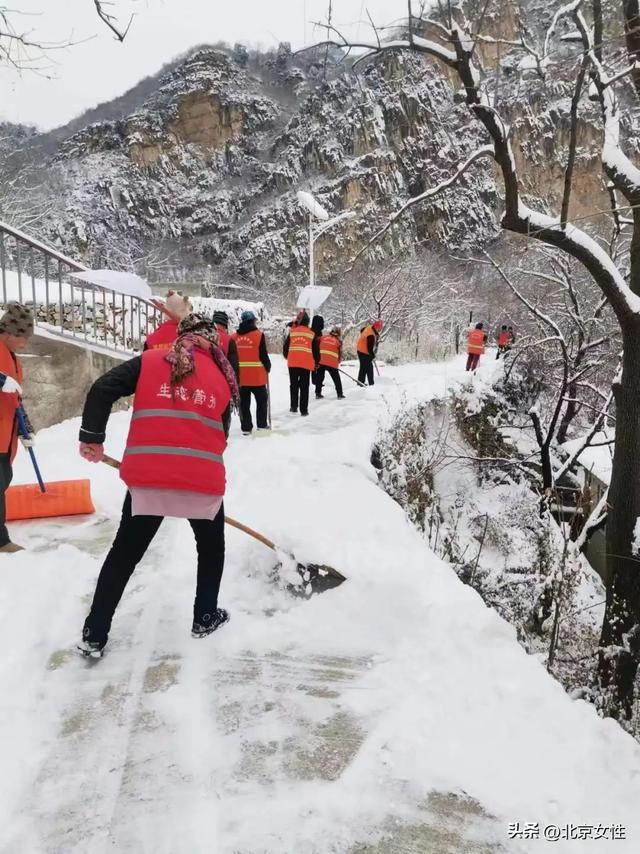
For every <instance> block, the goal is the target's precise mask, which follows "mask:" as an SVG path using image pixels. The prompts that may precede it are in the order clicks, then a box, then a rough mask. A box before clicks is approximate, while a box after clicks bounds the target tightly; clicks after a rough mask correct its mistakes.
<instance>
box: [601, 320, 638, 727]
mask: <svg viewBox="0 0 640 854" xmlns="http://www.w3.org/2000/svg"><path fill="white" fill-rule="evenodd" d="M623 345H624V355H623V363H622V378H621V381H620V382H619V383H617V384H616V385H615V386H614V394H615V401H616V442H615V451H614V457H613V469H612V472H611V486H610V489H609V505H610V507H611V511H610V512H609V515H608V521H607V573H608V577H609V585H608V588H607V603H606V610H605V618H604V622H603V625H602V635H601V638H600V657H599V667H598V670H599V679H600V685H601V688H602V689H603V710H604V712H605V713H606V714H608V715H611V716H612V717H617V718H620V717H622V716H624V717H626V718H630V717H631V713H632V710H633V693H634V681H635V677H636V672H637V669H638V663H639V659H640V560H639V558H638V557H637V556H635V555H633V553H632V551H633V550H632V543H633V539H634V529H635V527H636V523H637V520H638V518H639V517H640V321H639V320H637V319H634V320H633V321H632V322H630V323H628V324H626V325H625V328H624V329H623Z"/></svg>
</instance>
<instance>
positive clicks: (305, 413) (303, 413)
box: [300, 412, 309, 415]
mask: <svg viewBox="0 0 640 854" xmlns="http://www.w3.org/2000/svg"><path fill="white" fill-rule="evenodd" d="M308 414H309V413H308V412H301V413H300V415H308Z"/></svg>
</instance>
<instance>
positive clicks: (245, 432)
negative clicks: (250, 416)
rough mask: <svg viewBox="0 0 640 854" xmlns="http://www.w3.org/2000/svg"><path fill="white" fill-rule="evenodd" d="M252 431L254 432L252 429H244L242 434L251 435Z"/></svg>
mask: <svg viewBox="0 0 640 854" xmlns="http://www.w3.org/2000/svg"><path fill="white" fill-rule="evenodd" d="M251 433H252V431H251V430H243V431H242V435H243V436H250V435H251Z"/></svg>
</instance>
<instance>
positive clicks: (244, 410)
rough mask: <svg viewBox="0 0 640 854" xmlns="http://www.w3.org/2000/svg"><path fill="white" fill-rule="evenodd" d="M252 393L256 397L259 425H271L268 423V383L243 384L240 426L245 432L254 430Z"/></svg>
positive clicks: (241, 389) (241, 388) (241, 387)
mask: <svg viewBox="0 0 640 854" xmlns="http://www.w3.org/2000/svg"><path fill="white" fill-rule="evenodd" d="M251 395H253V396H254V397H255V399H256V421H257V423H258V427H268V426H269V425H268V423H267V413H268V410H269V406H268V400H269V395H268V393H267V387H266V385H243V386H240V427H241V429H242V430H244V431H245V432H246V431H248V430H253V421H252V420H251Z"/></svg>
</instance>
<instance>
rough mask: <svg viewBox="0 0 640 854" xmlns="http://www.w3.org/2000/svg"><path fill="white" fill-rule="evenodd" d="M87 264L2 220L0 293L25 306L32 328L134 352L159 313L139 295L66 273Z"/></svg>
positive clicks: (102, 348)
mask: <svg viewBox="0 0 640 854" xmlns="http://www.w3.org/2000/svg"><path fill="white" fill-rule="evenodd" d="M87 269H88V268H87V267H85V266H83V265H82V264H78V263H77V262H76V261H74V260H73V259H71V258H68V257H67V256H66V255H63V254H62V253H61V252H58V251H57V250H55V249H53V248H51V247H50V246H47V245H46V244H44V243H42V242H40V241H39V240H36V239H35V238H33V237H30V236H29V235H28V234H25V233H24V232H23V231H20V230H19V229H17V228H13V226H10V225H7V224H6V223H4V222H1V221H0V277H1V279H0V285H1V293H0V297H1V300H2V305H3V306H5V305H6V304H7V303H8V302H10V301H11V300H17V301H18V302H20V303H23V304H24V305H28V306H29V307H30V308H31V310H32V312H33V319H34V324H35V327H36V332H37V333H39V334H42V335H45V336H46V337H55V338H61V339H64V340H65V341H68V342H69V343H71V344H76V345H78V346H81V347H87V348H90V349H96V350H98V351H106V352H108V353H110V354H114V353H115V354H121V355H132V354H134V353H137V352H139V351H140V350H142V347H143V344H144V339H145V337H146V336H147V335H148V334H149V332H152V331H153V330H154V329H155V328H156V326H157V325H158V323H159V321H160V319H161V313H160V312H159V310H158V309H157V308H156V307H155V306H154V305H152V304H151V303H148V302H146V301H145V300H143V299H141V298H140V297H135V296H129V295H128V294H127V295H125V294H120V293H117V292H116V291H114V290H110V289H108V288H104V287H101V286H100V285H92V284H87V283H84V282H81V281H79V280H78V279H73V278H70V276H69V274H70V273H79V272H82V271H85V270H87Z"/></svg>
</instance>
